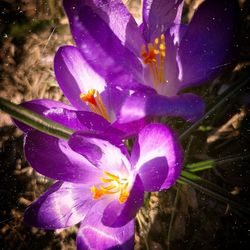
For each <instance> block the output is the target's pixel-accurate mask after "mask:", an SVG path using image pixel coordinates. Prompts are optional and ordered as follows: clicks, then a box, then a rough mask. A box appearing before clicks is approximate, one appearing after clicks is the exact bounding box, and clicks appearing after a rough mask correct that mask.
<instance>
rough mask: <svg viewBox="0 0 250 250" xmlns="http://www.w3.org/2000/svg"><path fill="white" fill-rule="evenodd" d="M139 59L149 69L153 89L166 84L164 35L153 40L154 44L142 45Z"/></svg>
mask: <svg viewBox="0 0 250 250" xmlns="http://www.w3.org/2000/svg"><path fill="white" fill-rule="evenodd" d="M141 57H142V60H143V62H144V64H146V65H148V67H149V70H150V74H151V77H152V80H153V84H154V87H155V88H157V87H158V84H160V83H165V82H167V81H166V80H165V58H166V43H165V36H164V34H162V35H161V36H160V38H158V37H157V38H155V40H154V44H152V43H149V44H147V46H145V45H142V48H141Z"/></svg>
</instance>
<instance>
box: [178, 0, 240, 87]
mask: <svg viewBox="0 0 250 250" xmlns="http://www.w3.org/2000/svg"><path fill="white" fill-rule="evenodd" d="M237 2H238V1H234V0H232V1H228V0H221V1H216V0H209V1H205V2H204V3H202V4H201V5H200V7H199V8H198V10H197V11H196V12H195V14H194V17H193V19H192V20H191V22H190V24H189V25H188V28H187V31H186V33H185V35H184V37H183V39H182V40H181V44H180V50H179V60H180V75H179V78H180V80H181V82H182V86H181V87H182V88H184V87H190V86H197V85H199V84H201V83H203V82H204V81H205V80H207V79H209V78H210V77H212V76H214V75H215V74H216V73H218V71H219V70H220V69H223V68H225V66H228V65H230V62H231V59H232V58H230V55H231V53H232V46H233V41H234V39H235V34H236V31H237V29H238V26H237V22H238V6H237V5H238V3H237Z"/></svg>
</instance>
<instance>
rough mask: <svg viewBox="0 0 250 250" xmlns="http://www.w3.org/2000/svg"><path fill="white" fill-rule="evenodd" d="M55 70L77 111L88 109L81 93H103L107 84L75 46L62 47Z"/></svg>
mask: <svg viewBox="0 0 250 250" xmlns="http://www.w3.org/2000/svg"><path fill="white" fill-rule="evenodd" d="M54 70H55V75H56V79H57V81H58V83H59V86H60V88H61V89H62V91H63V93H64V95H65V96H66V97H67V98H68V100H69V101H70V102H71V104H72V105H73V106H74V107H75V108H77V109H80V110H82V109H87V105H86V104H85V103H84V102H83V101H82V100H81V99H80V94H81V93H87V92H88V91H89V90H90V89H96V90H98V91H99V93H101V92H103V90H104V88H105V86H106V82H105V80H104V79H103V78H102V77H100V76H99V75H98V74H97V73H96V72H95V71H94V70H93V69H92V67H91V66H90V65H89V64H88V63H87V62H86V60H85V59H84V57H83V56H82V54H81V52H80V51H79V50H78V48H76V47H73V46H63V47H60V48H59V50H58V51H57V53H56V55H55V60H54Z"/></svg>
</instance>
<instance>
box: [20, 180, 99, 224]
mask: <svg viewBox="0 0 250 250" xmlns="http://www.w3.org/2000/svg"><path fill="white" fill-rule="evenodd" d="M93 203H95V201H93V199H92V198H91V192H90V189H89V188H86V187H85V186H84V185H78V184H72V183H67V182H56V183H55V184H53V185H52V186H51V187H50V188H49V189H48V190H47V191H46V192H45V193H44V194H43V195H42V196H41V197H40V198H38V199H37V200H36V201H35V202H34V203H32V204H31V205H30V206H29V207H28V208H27V209H26V210H25V213H24V221H25V223H27V224H28V225H30V226H34V227H38V228H43V229H58V228H65V227H69V226H72V225H75V224H77V223H78V222H80V221H82V220H83V219H84V217H85V215H86V214H87V213H88V211H89V210H90V209H91V207H92V206H93Z"/></svg>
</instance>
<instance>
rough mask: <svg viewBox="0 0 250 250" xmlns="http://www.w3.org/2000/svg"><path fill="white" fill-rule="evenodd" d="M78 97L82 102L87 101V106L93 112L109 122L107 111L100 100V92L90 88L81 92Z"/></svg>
mask: <svg viewBox="0 0 250 250" xmlns="http://www.w3.org/2000/svg"><path fill="white" fill-rule="evenodd" d="M80 98H81V99H82V101H83V102H86V103H88V105H89V107H90V108H91V110H92V111H93V112H95V113H96V114H98V115H100V116H102V117H103V118H104V119H106V120H107V121H109V122H110V118H109V115H108V112H107V110H106V108H105V105H104V103H103V101H102V98H101V96H100V93H99V92H98V91H97V90H95V89H90V90H89V91H88V93H87V94H83V93H82V94H81V95H80Z"/></svg>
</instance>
